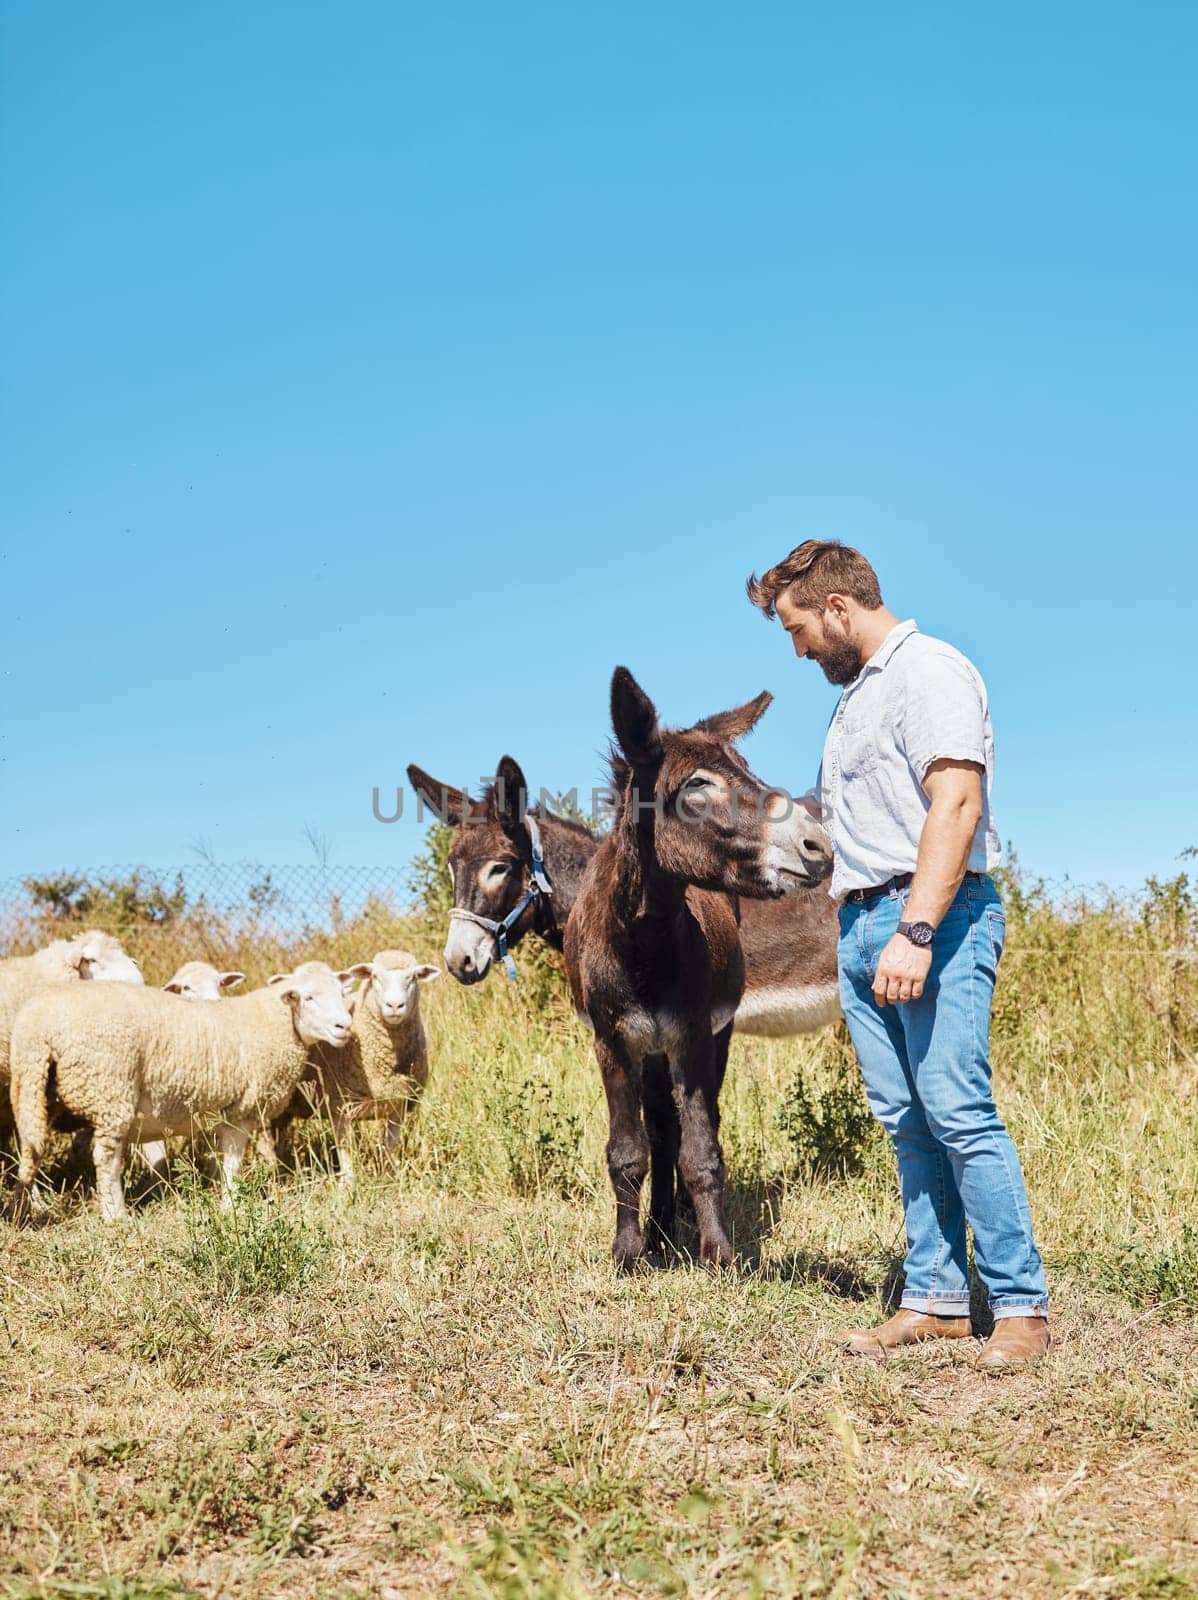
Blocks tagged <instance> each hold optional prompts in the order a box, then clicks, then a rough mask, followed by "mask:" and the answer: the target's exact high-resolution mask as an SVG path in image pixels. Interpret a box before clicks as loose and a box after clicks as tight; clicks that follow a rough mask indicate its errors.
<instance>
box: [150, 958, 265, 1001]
mask: <svg viewBox="0 0 1198 1600" xmlns="http://www.w3.org/2000/svg"><path fill="white" fill-rule="evenodd" d="M244 982H245V973H244V972H218V971H217V970H216V968H215V967H214V966H213V965H212V964H211V963H210V962H208V961H185V962H184V963H183V965H182V966H181V967H180V968H179V970H178V972H176V973H175V975H174V977H173V978H170V979H168V980H167V982H166V983H164V984H163V985H162V987H163V988H164V989H165V990H166V992H167V994H177V995H178V996H179V998H180V999H182V1000H219V999H220V997H221V994H222V992H223V991H224V990H225V989H231V988H232V987H233V985H234V984H235V983H244Z"/></svg>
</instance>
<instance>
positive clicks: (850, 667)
mask: <svg viewBox="0 0 1198 1600" xmlns="http://www.w3.org/2000/svg"><path fill="white" fill-rule="evenodd" d="M811 653H813V654H814V652H811ZM815 659H816V661H817V662H818V664H819V666H820V667H821V668H822V670H823V674H824V677H825V678H827V680H828V682H829V683H834V684H835V685H836V687H837V688H838V689H843V688H844V686H845V684H846V683H852V681H853V679H854V678H855V677H856V676H857V674H858V673H859V672H860V671H861V665H862V663H861V652H860V650H858V648H857V646H856V645H855V644H853V643H852V642H851V640H848V639H829V640H828V641H827V643H826V644H824V645H821V647H820V650H819V654H818V655H816V656H815Z"/></svg>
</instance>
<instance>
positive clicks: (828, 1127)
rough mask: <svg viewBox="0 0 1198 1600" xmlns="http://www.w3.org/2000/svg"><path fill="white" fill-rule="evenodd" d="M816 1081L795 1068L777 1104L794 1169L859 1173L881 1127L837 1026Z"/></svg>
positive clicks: (820, 1174)
mask: <svg viewBox="0 0 1198 1600" xmlns="http://www.w3.org/2000/svg"><path fill="white" fill-rule="evenodd" d="M833 1044H834V1054H833V1059H832V1061H831V1063H830V1066H829V1067H828V1069H827V1070H826V1072H825V1073H824V1074H822V1076H824V1078H825V1081H824V1083H823V1084H822V1086H821V1085H819V1084H817V1083H816V1081H815V1074H814V1073H809V1072H807V1071H804V1069H803V1068H802V1067H799V1068H797V1069H796V1071H795V1075H794V1078H793V1080H792V1082H791V1086H790V1088H789V1090H788V1091H787V1093H786V1098H785V1099H784V1100H783V1102H782V1105H781V1106H780V1107H779V1109H778V1126H779V1128H780V1129H781V1130H782V1133H783V1134H784V1135H785V1137H786V1140H787V1143H788V1144H789V1145H790V1149H791V1153H792V1156H793V1160H794V1166H795V1169H796V1171H798V1172H799V1173H801V1174H803V1175H804V1176H805V1177H814V1178H850V1177H856V1176H858V1175H859V1174H860V1173H862V1172H864V1170H865V1168H866V1164H867V1161H868V1158H869V1153H870V1149H871V1147H872V1146H874V1145H875V1144H876V1142H877V1140H878V1139H879V1137H880V1129H879V1126H878V1123H877V1122H876V1121H875V1119H874V1116H873V1113H872V1112H871V1111H870V1109H869V1105H868V1103H867V1101H866V1099H865V1092H864V1090H863V1088H862V1086H861V1073H860V1071H859V1070H858V1067H857V1064H856V1061H855V1060H854V1059H853V1055H852V1051H851V1048H850V1047H849V1045H848V1040H847V1034H846V1033H845V1030H844V1029H843V1028H838V1029H837V1033H836V1036H835V1039H834V1041H833Z"/></svg>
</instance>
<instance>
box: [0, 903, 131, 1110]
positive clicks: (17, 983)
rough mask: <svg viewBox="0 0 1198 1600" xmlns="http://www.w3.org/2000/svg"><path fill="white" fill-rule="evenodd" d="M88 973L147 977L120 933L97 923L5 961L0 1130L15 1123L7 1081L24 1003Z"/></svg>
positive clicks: (0, 1003)
mask: <svg viewBox="0 0 1198 1600" xmlns="http://www.w3.org/2000/svg"><path fill="white" fill-rule="evenodd" d="M84 979H115V980H117V981H120V982H123V983H134V984H140V983H142V982H144V980H143V978H142V975H141V973H140V971H139V970H138V967H137V963H136V962H135V961H134V960H133V959H132V957H131V956H128V955H126V954H125V951H124V949H123V948H122V946H121V943H120V940H119V939H114V938H113V937H112V935H111V934H109V933H100V932H99V931H98V930H97V929H95V928H89V929H88V930H87V931H86V932H84V933H80V934H77V935H76V936H75V938H73V939H55V940H54V942H53V944H48V945H46V946H45V948H44V949H41V950H37V951H35V952H34V954H33V955H31V956H9V957H8V958H7V960H4V961H0V1134H4V1133H7V1132H8V1131H9V1130H10V1129H11V1127H12V1121H11V1117H10V1106H9V1099H8V1094H7V1093H6V1092H4V1086H5V1085H7V1083H8V1079H9V1074H10V1064H9V1057H10V1053H11V1041H12V1030H13V1024H14V1023H15V1022H16V1019H17V1013H18V1012H19V1011H20V1009H21V1007H22V1006H23V1005H24V1004H25V1002H26V1001H27V1000H29V999H30V998H31V997H32V996H33V995H34V994H36V993H37V992H38V990H40V989H44V988H45V987H46V986H47V985H57V984H67V983H69V984H77V983H80V982H81V981H82V980H84Z"/></svg>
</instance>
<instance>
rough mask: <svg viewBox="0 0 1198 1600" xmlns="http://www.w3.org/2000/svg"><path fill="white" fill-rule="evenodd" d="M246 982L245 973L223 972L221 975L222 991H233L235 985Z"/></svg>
mask: <svg viewBox="0 0 1198 1600" xmlns="http://www.w3.org/2000/svg"><path fill="white" fill-rule="evenodd" d="M244 982H245V973H244V972H222V973H221V975H220V986H221V988H222V989H231V988H232V987H233V985H234V984H235V983H244Z"/></svg>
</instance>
